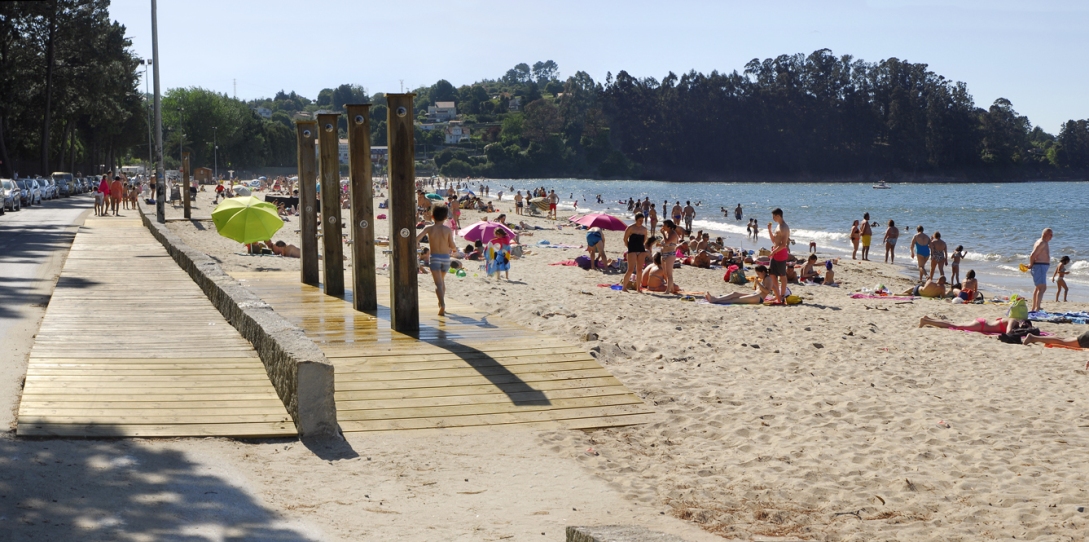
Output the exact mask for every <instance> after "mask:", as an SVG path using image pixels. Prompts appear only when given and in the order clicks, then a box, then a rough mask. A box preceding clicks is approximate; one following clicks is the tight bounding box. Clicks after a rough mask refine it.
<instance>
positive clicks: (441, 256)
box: [416, 205, 457, 316]
mask: <svg viewBox="0 0 1089 542" xmlns="http://www.w3.org/2000/svg"><path fill="white" fill-rule="evenodd" d="M449 212H450V209H449V208H447V207H445V206H442V205H436V206H435V207H434V208H432V209H431V217H432V218H433V219H434V220H435V222H434V223H433V224H431V225H429V226H425V227H424V229H422V230H420V234H419V235H417V236H416V242H417V243H418V242H420V239H423V238H424V237H425V236H426V237H427V242H428V244H429V245H431V263H430V268H431V277H432V278H433V279H435V296H436V297H438V299H439V316H442V315H444V314H446V273H448V272H450V254H452V253H453V252H454V251H455V250H457V245H455V244H454V231H453V230H451V229H450V228H448V227H446V226H445V225H444V224H443V222H444V221H445V220H446V216H447V214H449Z"/></svg>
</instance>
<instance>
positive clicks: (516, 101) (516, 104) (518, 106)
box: [507, 96, 522, 111]
mask: <svg viewBox="0 0 1089 542" xmlns="http://www.w3.org/2000/svg"><path fill="white" fill-rule="evenodd" d="M507 110H508V111H521V110H522V97H521V96H515V97H513V98H511V99H510V105H508V106H507Z"/></svg>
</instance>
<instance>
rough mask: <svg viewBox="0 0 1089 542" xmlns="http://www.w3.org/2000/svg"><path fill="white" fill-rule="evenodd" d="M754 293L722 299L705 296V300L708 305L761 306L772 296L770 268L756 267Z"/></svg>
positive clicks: (730, 295) (737, 293)
mask: <svg viewBox="0 0 1089 542" xmlns="http://www.w3.org/2000/svg"><path fill="white" fill-rule="evenodd" d="M753 290H755V292H754V293H751V294H745V293H741V292H733V293H729V294H726V295H724V296H722V297H714V296H712V295H711V294H705V295H704V299H706V300H707V302H708V303H714V304H716V305H735V304H737V305H742V304H744V305H759V304H761V303H763V302H764V298H766V297H767V296H769V295H773V294H772V290H771V279H770V278H769V277H768V268H767V267H765V266H763V265H758V266H756V280H755V281H754V282H753Z"/></svg>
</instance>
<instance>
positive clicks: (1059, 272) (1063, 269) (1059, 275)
mask: <svg viewBox="0 0 1089 542" xmlns="http://www.w3.org/2000/svg"><path fill="white" fill-rule="evenodd" d="M1068 265H1070V256H1063V257H1062V259H1060V260H1059V267H1056V268H1055V273H1054V274H1053V275H1051V282H1054V283H1055V286H1056V287H1058V290H1055V302H1058V301H1059V294H1062V295H1063V303H1066V295H1067V294H1069V293H1070V287H1069V286H1067V285H1066V278H1065V277H1066V275H1067V273H1070V269H1069V268H1068V267H1067V266H1068Z"/></svg>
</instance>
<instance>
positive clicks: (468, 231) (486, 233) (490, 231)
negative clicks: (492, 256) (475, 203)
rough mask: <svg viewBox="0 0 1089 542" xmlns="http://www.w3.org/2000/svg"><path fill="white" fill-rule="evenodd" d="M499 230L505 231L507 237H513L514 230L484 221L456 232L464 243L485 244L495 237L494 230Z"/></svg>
mask: <svg viewBox="0 0 1089 542" xmlns="http://www.w3.org/2000/svg"><path fill="white" fill-rule="evenodd" d="M499 228H502V229H504V230H506V232H507V236H508V237H511V238H513V237H514V230H512V229H510V228H508V227H506V226H504V225H502V224H500V223H498V222H484V221H481V222H477V223H475V224H471V225H469V226H466V227H464V228H462V229H460V230H458V235H459V236H460V237H461V238H462V239H465V240H466V241H480V242H481V243H487V242H489V241H491V240H492V239H493V238H494V237H495V230H497V229H499Z"/></svg>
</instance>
